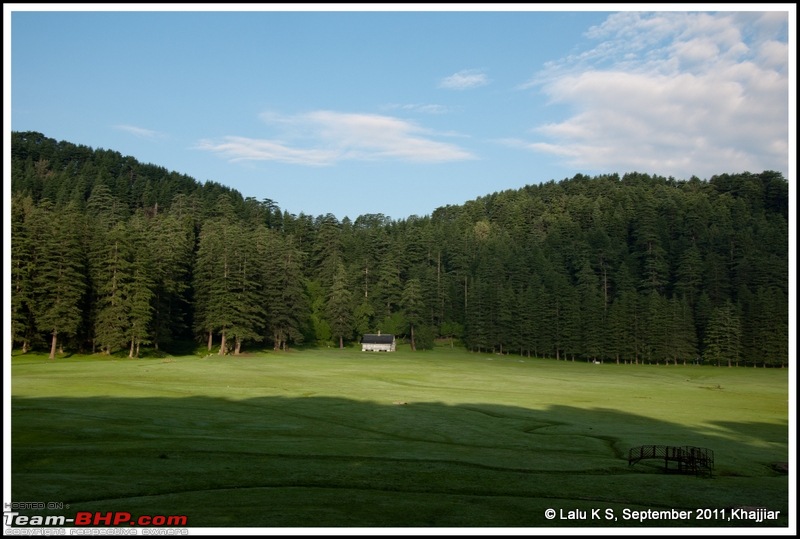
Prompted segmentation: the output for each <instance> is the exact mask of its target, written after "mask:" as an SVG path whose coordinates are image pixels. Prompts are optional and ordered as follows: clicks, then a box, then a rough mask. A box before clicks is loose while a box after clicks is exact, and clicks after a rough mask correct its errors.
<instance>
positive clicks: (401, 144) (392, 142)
mask: <svg viewBox="0 0 800 539" xmlns="http://www.w3.org/2000/svg"><path fill="white" fill-rule="evenodd" d="M261 119H262V120H263V121H264V122H265V123H267V124H268V125H271V126H274V127H278V128H280V129H282V130H283V131H284V133H282V134H283V136H282V138H280V139H253V138H247V137H237V136H228V137H224V139H223V140H222V141H221V142H219V141H218V142H215V141H211V140H203V141H201V142H200V143H199V144H198V148H199V149H202V150H207V151H212V152H216V153H219V154H222V155H224V156H225V157H226V158H228V159H230V160H231V161H245V160H247V161H277V162H282V163H289V164H300V165H308V166H327V165H333V164H335V163H338V162H341V161H378V160H388V161H405V162H412V163H443V162H448V161H462V160H466V159H473V158H474V156H473V155H472V154H470V153H469V152H468V151H466V150H464V149H462V148H460V147H458V146H456V145H453V144H449V143H446V142H439V141H437V140H434V139H433V137H434V133H432V132H430V131H429V130H426V129H424V128H422V127H420V126H418V125H416V124H414V123H411V122H408V121H406V120H402V119H399V118H395V117H392V116H383V115H377V114H354V113H342V112H333V111H324V110H323V111H314V112H308V113H305V114H298V115H295V116H282V115H279V114H275V113H264V114H262V115H261Z"/></svg>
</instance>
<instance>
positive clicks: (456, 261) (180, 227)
mask: <svg viewBox="0 0 800 539" xmlns="http://www.w3.org/2000/svg"><path fill="white" fill-rule="evenodd" d="M531 176H532V180H534V176H535V171H532V173H531ZM11 182H12V185H11V192H12V194H11V196H12V200H11V215H10V223H9V225H10V227H11V237H12V242H11V268H10V273H11V287H12V290H11V331H12V336H11V337H12V339H13V344H14V347H15V348H16V349H18V350H21V351H23V352H26V351H29V350H32V349H41V350H49V351H50V356H51V357H57V356H58V355H59V354H62V353H68V352H82V353H98V354H115V355H117V354H125V355H127V356H130V357H139V356H140V355H143V354H144V353H154V352H155V351H160V352H169V351H173V350H178V349H181V350H185V349H186V343H187V342H193V343H197V346H200V344H199V343H202V345H203V346H207V347H208V351H209V352H210V353H215V354H216V353H230V354H240V353H244V352H248V351H257V350H262V349H265V348H268V349H274V350H286V349H288V348H290V347H293V346H299V345H320V346H347V345H348V344H351V343H353V342H356V341H358V340H359V338H360V336H361V335H362V334H363V333H373V332H378V331H381V332H383V333H393V334H396V335H398V336H401V337H402V338H403V339H405V340H406V342H408V343H409V344H410V346H411V349H413V350H420V351H421V350H424V349H428V348H431V347H432V346H433V344H434V342H436V341H437V340H439V342H443V343H446V344H450V343H452V344H453V345H454V346H465V347H466V348H467V349H469V350H473V351H480V352H484V353H497V354H521V355H523V356H537V357H545V358H553V359H556V360H570V361H573V360H574V361H604V362H608V361H611V362H617V363H632V364H635V363H660V364H667V363H668V364H673V363H674V364H690V363H700V362H701V363H704V364H712V365H720V366H733V365H739V366H759V367H761V366H774V367H783V366H787V365H788V359H789V358H788V355H789V333H788V331H789V329H788V324H789V301H788V294H789V290H788V285H789V280H788V269H789V258H788V245H789V234H788V219H789V187H788V182H787V180H786V179H785V178H783V176H782V175H781V174H780V173H777V172H773V171H763V172H760V173H750V172H742V173H738V174H720V175H718V176H714V177H712V178H710V179H708V180H701V179H699V178H695V177H693V178H690V179H688V180H677V179H674V178H664V177H660V176H652V175H648V174H640V173H628V174H625V175H623V176H619V175H616V174H611V175H603V176H596V177H587V176H583V175H580V174H579V175H576V176H575V177H573V178H570V179H564V180H561V181H552V180H551V181H547V182H544V183H541V184H531V185H529V186H527V187H525V188H522V189H516V190H507V191H501V192H495V193H492V194H487V195H486V196H483V197H480V198H477V199H475V200H470V201H466V202H464V203H463V204H461V205H451V206H446V207H441V208H438V209H436V210H435V211H434V212H433V213H432V214H431V215H430V216H425V217H418V216H411V217H408V218H404V219H390V218H388V217H386V216H384V215H382V214H367V215H361V216H359V217H357V218H355V219H354V220H351V219H349V218H344V219H342V220H339V219H338V218H337V217H336V216H335V215H334V213H329V214H327V215H318V216H312V215H305V214H303V213H301V214H300V215H295V214H289V213H288V212H286V211H281V209H280V207H279V206H278V204H277V203H276V202H275V201H272V200H269V199H264V200H256V199H254V198H251V197H245V196H243V195H242V194H241V193H239V192H237V191H236V190H233V189H230V188H227V187H225V186H224V185H222V184H219V183H215V182H205V183H200V182H198V181H196V180H195V179H193V178H191V177H188V176H186V175H182V174H179V173H176V172H171V171H167V170H166V169H164V168H163V167H159V166H155V165H151V164H143V163H139V162H137V161H136V160H135V159H134V158H132V157H126V156H122V155H121V154H119V153H118V152H114V151H110V150H102V149H92V148H89V147H86V146H81V145H77V144H72V143H69V142H63V141H61V142H59V141H56V140H53V139H50V138H47V137H46V136H44V135H43V134H40V133H35V132H14V133H12V141H11ZM496 183H497V184H502V178H497V179H496ZM331 211H332V212H335V211H336V208H331ZM8 220H9V218H7V222H8Z"/></svg>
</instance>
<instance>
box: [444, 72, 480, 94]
mask: <svg viewBox="0 0 800 539" xmlns="http://www.w3.org/2000/svg"><path fill="white" fill-rule="evenodd" d="M487 84H489V77H487V76H486V74H485V73H482V72H481V71H479V70H477V69H465V70H462V71H459V72H458V73H453V74H452V75H450V76H449V77H445V78H443V79H442V80H441V81H439V88H447V89H448V90H466V89H469V88H477V87H478V86H486V85H487Z"/></svg>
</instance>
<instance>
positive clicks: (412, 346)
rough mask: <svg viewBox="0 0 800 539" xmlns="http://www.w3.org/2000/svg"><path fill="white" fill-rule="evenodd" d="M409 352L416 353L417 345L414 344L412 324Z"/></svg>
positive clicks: (412, 325)
mask: <svg viewBox="0 0 800 539" xmlns="http://www.w3.org/2000/svg"><path fill="white" fill-rule="evenodd" d="M411 351H412V352H416V351H417V344H416V343H415V342H414V324H411Z"/></svg>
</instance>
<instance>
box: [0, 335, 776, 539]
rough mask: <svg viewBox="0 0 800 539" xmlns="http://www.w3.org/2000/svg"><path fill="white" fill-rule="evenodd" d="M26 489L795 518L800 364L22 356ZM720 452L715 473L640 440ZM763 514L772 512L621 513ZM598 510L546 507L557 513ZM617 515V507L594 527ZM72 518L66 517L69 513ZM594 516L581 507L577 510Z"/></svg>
mask: <svg viewBox="0 0 800 539" xmlns="http://www.w3.org/2000/svg"><path fill="white" fill-rule="evenodd" d="M12 421H13V423H12V495H13V499H14V500H15V501H60V502H64V503H65V504H69V506H70V509H69V511H68V512H67V513H66V514H67V516H71V514H72V513H73V512H75V511H102V512H107V511H126V512H129V513H131V514H133V515H146V514H150V515H155V514H159V515H184V514H185V515H188V517H189V525H190V526H192V527H228V526H232V527H251V526H255V527H288V526H290V527H340V526H346V527H386V526H391V527H540V526H557V527H566V526H579V527H581V526H639V525H644V526H690V527H695V526H712V527H719V526H725V527H727V526H743V525H744V526H751V525H753V526H761V527H764V526H778V527H785V526H787V525H788V510H789V482H788V476H787V475H785V474H781V473H779V472H778V471H776V470H775V469H773V464H774V463H777V462H787V461H788V460H789V459H788V370H779V369H744V368H740V369H736V368H734V369H728V368H714V367H699V366H685V367H684V366H663V365H662V366H644V365H639V366H635V365H612V364H604V365H592V364H586V363H571V362H555V361H552V360H536V359H527V358H520V357H516V356H496V355H495V356H493V355H489V354H470V353H466V352H463V351H460V350H455V349H453V350H451V349H449V348H441V349H437V350H435V351H432V352H418V353H411V352H408V351H405V350H401V351H398V352H396V353H393V354H374V353H373V354H368V353H361V352H359V351H355V350H352V349H349V350H336V349H330V350H307V351H295V352H289V353H266V354H264V355H259V356H247V357H230V356H229V357H219V356H210V357H207V358H198V357H191V356H186V357H174V358H173V357H167V358H149V359H140V360H130V359H108V358H106V359H102V358H98V357H70V358H65V359H58V360H55V361H48V360H47V359H46V357H43V356H35V355H28V356H15V357H14V358H13V359H12ZM643 444H664V445H693V446H700V447H707V448H710V449H712V450H714V452H715V457H716V470H715V475H714V477H713V478H702V477H695V476H693V475H689V476H685V475H676V474H665V473H663V471H662V469H661V467H660V464H659V463H656V462H650V463H647V462H642V463H639V464H636V465H635V466H632V467H629V466H628V462H627V452H628V449H629V448H630V447H633V446H638V445H643ZM742 506H745V507H766V508H767V509H769V510H773V511H780V516H781V518H780V520H778V521H770V522H763V523H753V522H749V521H744V522H743V521H732V522H728V521H720V520H719V519H716V520H711V521H698V520H695V519H688V520H680V521H656V520H648V521H645V522H643V523H639V522H638V521H630V520H624V519H623V514H624V513H623V511H624V510H626V509H627V510H647V509H653V510H662V509H680V510H690V511H693V510H696V509H701V508H710V509H714V508H718V509H726V510H729V509H731V508H735V507H742ZM548 508H554V509H556V511H558V512H563V513H564V514H567V513H568V512H569V511H575V510H584V511H587V517H588V518H586V519H576V520H570V521H565V520H560V519H558V518H556V519H554V520H547V519H546V518H545V516H544V515H545V510H546V509H548ZM593 509H600V511H601V514H602V515H606V513H605V510H606V509H611V510H613V511H614V515H615V516H617V517H618V520H617V521H613V520H612V521H607V520H605V519H600V520H598V519H591V510H593ZM61 514H65V513H64V512H62V513H61ZM574 514H575V515H577V516H580V515H581V514H580V513H574Z"/></svg>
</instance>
